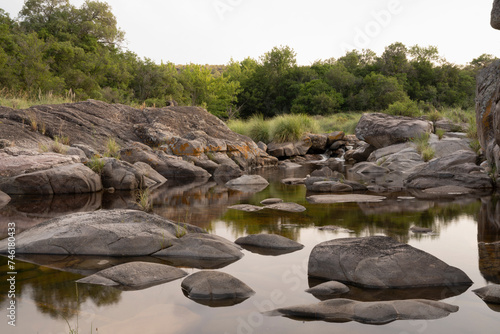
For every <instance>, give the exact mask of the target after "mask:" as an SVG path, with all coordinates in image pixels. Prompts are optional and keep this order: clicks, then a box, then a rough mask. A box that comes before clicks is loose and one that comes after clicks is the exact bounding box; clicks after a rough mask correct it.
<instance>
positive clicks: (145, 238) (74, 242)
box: [0, 210, 187, 256]
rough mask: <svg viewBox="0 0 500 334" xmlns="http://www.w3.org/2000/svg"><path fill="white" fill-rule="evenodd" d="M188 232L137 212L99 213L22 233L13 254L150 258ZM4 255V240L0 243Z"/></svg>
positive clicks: (64, 218)
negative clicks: (146, 256)
mask: <svg viewBox="0 0 500 334" xmlns="http://www.w3.org/2000/svg"><path fill="white" fill-rule="evenodd" d="M186 233H187V230H186V229H185V228H184V227H182V226H179V225H177V224H175V223H173V222H171V221H169V220H167V219H164V218H162V217H160V216H157V215H152V214H147V213H145V212H142V211H136V210H109V211H108V210H99V211H94V212H84V213H74V214H69V215H66V216H62V217H58V218H54V219H50V220H48V221H46V222H44V223H41V224H39V225H36V226H35V227H33V228H30V229H28V230H26V231H23V232H21V233H20V234H18V235H17V238H16V253H19V254H60V255H106V256H141V255H151V254H153V253H156V252H158V251H159V250H161V249H163V248H166V247H169V246H170V245H172V243H173V242H174V241H175V240H177V236H180V235H184V234H186ZM0 253H4V254H5V253H7V240H6V239H5V240H1V241H0Z"/></svg>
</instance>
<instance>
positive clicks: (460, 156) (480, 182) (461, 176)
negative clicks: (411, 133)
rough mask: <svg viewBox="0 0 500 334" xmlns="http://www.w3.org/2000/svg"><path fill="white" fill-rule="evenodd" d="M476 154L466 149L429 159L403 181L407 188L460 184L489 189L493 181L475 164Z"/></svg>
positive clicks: (467, 186)
mask: <svg viewBox="0 0 500 334" xmlns="http://www.w3.org/2000/svg"><path fill="white" fill-rule="evenodd" d="M476 160H477V156H476V154H475V153H474V152H472V151H468V150H462V151H457V152H455V154H453V155H448V156H444V157H442V158H438V159H434V160H432V161H430V162H429V163H428V164H427V165H426V166H425V167H423V168H421V169H420V170H418V171H417V172H415V173H413V174H410V175H409V176H408V178H407V179H406V180H405V181H404V184H405V186H406V187H408V188H415V189H427V188H435V187H441V186H461V187H466V188H471V189H491V188H493V182H492V180H491V178H490V177H489V176H488V175H487V174H486V173H484V172H481V168H480V167H479V166H477V165H476Z"/></svg>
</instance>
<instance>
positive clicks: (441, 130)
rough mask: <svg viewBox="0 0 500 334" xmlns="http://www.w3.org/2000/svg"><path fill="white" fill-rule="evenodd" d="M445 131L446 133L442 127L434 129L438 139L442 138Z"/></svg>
mask: <svg viewBox="0 0 500 334" xmlns="http://www.w3.org/2000/svg"><path fill="white" fill-rule="evenodd" d="M445 133H446V131H444V130H443V129H437V130H436V135H437V136H438V138H439V140H441V139H443V136H444V134H445Z"/></svg>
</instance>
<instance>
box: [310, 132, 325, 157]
mask: <svg viewBox="0 0 500 334" xmlns="http://www.w3.org/2000/svg"><path fill="white" fill-rule="evenodd" d="M307 136H308V137H309V139H311V147H310V148H309V151H308V153H309V154H315V153H319V154H321V153H325V151H326V148H327V145H326V144H327V142H328V135H325V134H313V133H309V134H307Z"/></svg>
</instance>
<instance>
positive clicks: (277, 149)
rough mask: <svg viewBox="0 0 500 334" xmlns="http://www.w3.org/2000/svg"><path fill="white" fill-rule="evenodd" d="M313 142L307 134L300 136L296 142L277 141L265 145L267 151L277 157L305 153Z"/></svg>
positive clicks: (283, 157)
mask: <svg viewBox="0 0 500 334" xmlns="http://www.w3.org/2000/svg"><path fill="white" fill-rule="evenodd" d="M312 145H313V143H312V141H311V138H310V137H309V136H307V135H306V136H304V137H302V138H301V139H300V140H299V141H297V142H286V143H277V142H272V143H270V144H269V145H267V152H268V153H269V154H270V155H272V156H273V157H276V158H278V159H285V158H290V157H295V156H300V155H306V154H307V152H308V151H309V149H310V148H311V147H312Z"/></svg>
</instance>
